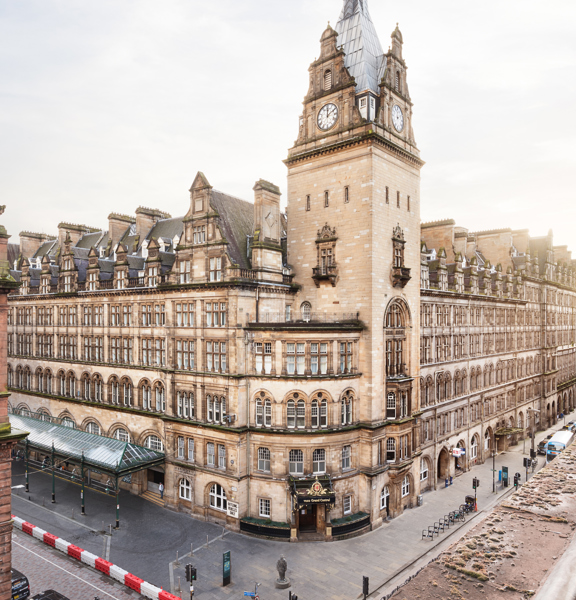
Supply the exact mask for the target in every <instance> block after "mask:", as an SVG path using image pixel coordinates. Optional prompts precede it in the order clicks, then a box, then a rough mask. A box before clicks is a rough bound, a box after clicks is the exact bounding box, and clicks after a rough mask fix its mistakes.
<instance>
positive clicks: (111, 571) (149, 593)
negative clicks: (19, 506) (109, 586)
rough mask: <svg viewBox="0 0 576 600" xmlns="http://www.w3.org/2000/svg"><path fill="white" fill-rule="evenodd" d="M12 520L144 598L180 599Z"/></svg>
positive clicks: (29, 525) (46, 542)
mask: <svg viewBox="0 0 576 600" xmlns="http://www.w3.org/2000/svg"><path fill="white" fill-rule="evenodd" d="M12 520H13V521H14V525H15V526H16V527H17V528H18V529H21V530H22V531H23V532H24V533H27V534H28V535H30V536H32V537H35V538H36V539H38V540H40V541H41V542H44V543H45V544H46V545H48V546H52V547H53V548H56V549H57V550H60V551H61V552H63V553H64V554H66V555H67V556H71V557H72V558H75V559H76V560H79V561H80V562H83V563H84V564H86V565H88V566H90V567H93V568H94V569H96V570H98V571H100V572H102V573H104V574H105V575H108V576H109V577H112V579H115V580H116V581H119V582H120V583H122V584H124V585H125V586H126V587H129V588H130V589H131V590H134V591H135V592H138V593H139V594H141V595H143V596H145V597H146V598H150V600H180V598H178V596H174V594H171V593H170V592H167V591H166V590H163V589H162V588H158V587H156V586H155V585H152V584H151V583H148V582H146V581H144V580H143V579H140V577H136V575H133V574H132V573H128V571H125V570H124V569H121V568H120V567H118V566H117V565H114V564H112V563H111V562H108V561H107V560H104V559H103V558H100V557H99V556H96V555H95V554H92V553H91V552H88V551H87V550H83V549H82V548H79V547H78V546H75V545H74V544H71V543H70V542H67V541H66V540H64V539H62V538H59V537H58V536H56V535H52V534H51V533H48V532H47V531H44V530H43V529H40V528H39V527H36V525H32V523H28V521H24V519H20V518H19V517H16V516H14V515H12Z"/></svg>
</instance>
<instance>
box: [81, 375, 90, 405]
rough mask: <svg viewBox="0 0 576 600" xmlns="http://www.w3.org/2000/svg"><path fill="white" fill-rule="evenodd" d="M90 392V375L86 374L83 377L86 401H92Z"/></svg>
mask: <svg viewBox="0 0 576 600" xmlns="http://www.w3.org/2000/svg"><path fill="white" fill-rule="evenodd" d="M90 392H91V390H90V375H88V373H84V375H82V397H83V398H84V400H90V399H91V394H90Z"/></svg>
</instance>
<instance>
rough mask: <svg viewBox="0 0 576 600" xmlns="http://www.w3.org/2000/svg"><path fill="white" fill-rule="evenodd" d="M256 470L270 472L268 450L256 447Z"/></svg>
mask: <svg viewBox="0 0 576 600" xmlns="http://www.w3.org/2000/svg"><path fill="white" fill-rule="evenodd" d="M258 470H259V471H264V472H265V473H270V450H269V449H268V448H258Z"/></svg>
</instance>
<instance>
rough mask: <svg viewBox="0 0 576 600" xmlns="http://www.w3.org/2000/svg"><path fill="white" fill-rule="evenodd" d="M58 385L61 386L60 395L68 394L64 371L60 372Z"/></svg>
mask: <svg viewBox="0 0 576 600" xmlns="http://www.w3.org/2000/svg"><path fill="white" fill-rule="evenodd" d="M58 387H59V388H60V396H66V375H65V373H64V371H59V372H58Z"/></svg>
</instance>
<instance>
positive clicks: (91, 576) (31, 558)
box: [12, 531, 140, 600]
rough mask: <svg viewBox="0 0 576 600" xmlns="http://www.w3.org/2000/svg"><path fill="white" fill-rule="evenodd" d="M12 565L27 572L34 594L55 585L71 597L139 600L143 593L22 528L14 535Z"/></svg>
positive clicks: (59, 590) (84, 599)
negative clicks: (88, 565) (47, 544)
mask: <svg viewBox="0 0 576 600" xmlns="http://www.w3.org/2000/svg"><path fill="white" fill-rule="evenodd" d="M12 566H13V567H15V568H16V569H18V570H19V571H21V572H22V573H25V574H26V576H27V577H28V581H29V582H30V595H31V596H33V595H35V594H37V593H38V592H43V591H45V590H48V589H54V590H56V591H58V592H60V593H61V594H64V595H65V596H67V597H68V598H69V599H70V600H92V598H94V597H95V596H97V597H98V598H100V600H110V599H112V600H136V598H140V594H137V593H136V592H133V591H132V590H128V589H127V588H126V587H124V586H123V585H121V584H119V583H117V582H115V581H114V580H113V579H111V578H110V577H108V576H106V575H103V574H102V573H99V572H98V571H95V570H94V569H91V568H89V567H87V566H86V565H82V564H81V563H79V562H78V561H77V560H76V559H74V558H70V557H68V556H65V555H64V554H62V552H59V551H58V550H56V549H54V548H50V547H49V546H46V545H45V544H43V543H41V542H39V541H38V540H36V539H34V538H31V537H30V536H29V535H27V534H25V533H22V532H21V531H14V534H13V535H12Z"/></svg>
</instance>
